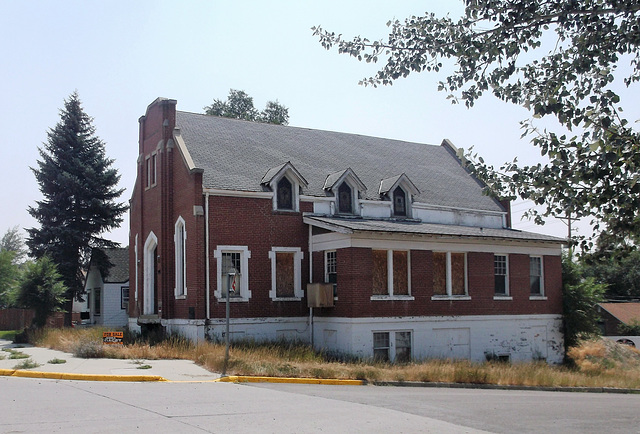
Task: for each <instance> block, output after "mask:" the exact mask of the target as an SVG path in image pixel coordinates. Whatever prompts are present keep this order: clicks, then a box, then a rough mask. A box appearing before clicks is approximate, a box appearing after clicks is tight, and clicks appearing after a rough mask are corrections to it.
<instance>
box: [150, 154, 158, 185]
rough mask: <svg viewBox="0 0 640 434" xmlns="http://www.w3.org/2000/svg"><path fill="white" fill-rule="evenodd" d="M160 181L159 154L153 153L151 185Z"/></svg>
mask: <svg viewBox="0 0 640 434" xmlns="http://www.w3.org/2000/svg"><path fill="white" fill-rule="evenodd" d="M157 182H158V154H152V155H151V185H152V186H154V185H156V183H157Z"/></svg>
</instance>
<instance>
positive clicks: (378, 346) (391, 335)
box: [373, 331, 411, 363]
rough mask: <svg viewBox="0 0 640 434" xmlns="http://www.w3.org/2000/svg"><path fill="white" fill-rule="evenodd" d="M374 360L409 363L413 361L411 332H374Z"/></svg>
mask: <svg viewBox="0 0 640 434" xmlns="http://www.w3.org/2000/svg"><path fill="white" fill-rule="evenodd" d="M373 360H375V361H377V362H394V363H408V362H410V361H411V332H410V331H397V332H373Z"/></svg>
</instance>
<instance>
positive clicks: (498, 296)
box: [493, 295, 513, 301]
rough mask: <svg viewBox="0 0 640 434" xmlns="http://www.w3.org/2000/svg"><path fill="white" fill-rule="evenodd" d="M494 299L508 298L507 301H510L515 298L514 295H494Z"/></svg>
mask: <svg viewBox="0 0 640 434" xmlns="http://www.w3.org/2000/svg"><path fill="white" fill-rule="evenodd" d="M493 299H494V300H506V301H509V300H513V297H511V296H510V295H494V296H493Z"/></svg>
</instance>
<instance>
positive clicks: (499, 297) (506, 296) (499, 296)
mask: <svg viewBox="0 0 640 434" xmlns="http://www.w3.org/2000/svg"><path fill="white" fill-rule="evenodd" d="M496 256H504V258H505V270H506V271H505V273H506V274H505V279H504V280H505V282H504V292H505V293H504V294H496V293H495V288H494V295H493V299H494V300H513V297H512V296H511V291H510V290H511V288H509V255H507V254H504V253H494V254H493V260H494V270H493V273H494V282H495V272H496V271H495V257H496Z"/></svg>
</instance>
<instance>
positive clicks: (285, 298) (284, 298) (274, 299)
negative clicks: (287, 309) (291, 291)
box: [271, 297, 302, 301]
mask: <svg viewBox="0 0 640 434" xmlns="http://www.w3.org/2000/svg"><path fill="white" fill-rule="evenodd" d="M300 300H302V298H300V297H276V298H272V299H271V301H300Z"/></svg>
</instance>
